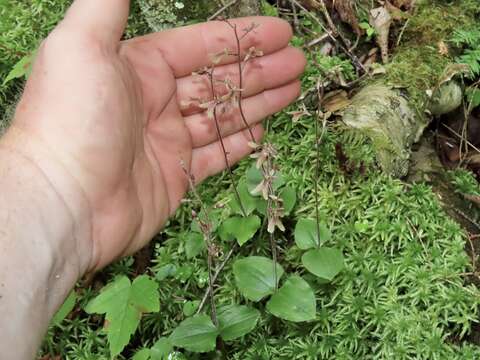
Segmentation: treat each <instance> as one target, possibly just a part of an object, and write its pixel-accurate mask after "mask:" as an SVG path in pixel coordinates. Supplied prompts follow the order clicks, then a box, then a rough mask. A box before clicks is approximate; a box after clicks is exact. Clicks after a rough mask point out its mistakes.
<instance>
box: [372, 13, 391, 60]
mask: <svg viewBox="0 0 480 360" xmlns="http://www.w3.org/2000/svg"><path fill="white" fill-rule="evenodd" d="M370 25H371V26H372V27H373V28H374V29H375V32H376V34H377V35H376V37H377V43H378V46H379V47H380V51H381V54H382V61H383V63H384V64H386V63H388V36H389V34H390V26H391V25H392V17H391V16H390V13H389V12H388V10H387V9H386V8H385V7H378V8H375V9H372V10H370Z"/></svg>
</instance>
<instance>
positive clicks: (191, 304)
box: [183, 300, 200, 317]
mask: <svg viewBox="0 0 480 360" xmlns="http://www.w3.org/2000/svg"><path fill="white" fill-rule="evenodd" d="M199 305H200V301H199V300H193V301H187V302H186V303H185V304H183V314H184V315H185V316H187V317H189V316H192V315H193V314H195V311H197V309H198V306H199Z"/></svg>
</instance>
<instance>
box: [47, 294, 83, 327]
mask: <svg viewBox="0 0 480 360" xmlns="http://www.w3.org/2000/svg"><path fill="white" fill-rule="evenodd" d="M76 301H77V294H76V293H75V290H72V292H71V293H70V295H68V297H67V299H66V300H65V302H64V303H63V305H62V306H61V307H60V309H59V310H58V311H57V313H56V314H55V316H54V317H53V319H52V325H60V323H61V322H62V321H63V319H65V318H66V317H67V315H68V314H70V312H71V311H72V310H73V308H74V307H75V303H76Z"/></svg>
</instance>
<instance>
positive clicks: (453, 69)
mask: <svg viewBox="0 0 480 360" xmlns="http://www.w3.org/2000/svg"><path fill="white" fill-rule="evenodd" d="M469 72H470V67H469V66H468V65H466V64H451V65H448V66H447V67H446V68H445V70H444V71H443V74H442V77H441V78H440V80H439V81H438V84H437V86H436V87H435V89H436V88H439V87H440V86H442V85H443V84H445V83H447V82H449V81H450V80H452V78H453V77H454V76H455V75H459V74H468V73H469Z"/></svg>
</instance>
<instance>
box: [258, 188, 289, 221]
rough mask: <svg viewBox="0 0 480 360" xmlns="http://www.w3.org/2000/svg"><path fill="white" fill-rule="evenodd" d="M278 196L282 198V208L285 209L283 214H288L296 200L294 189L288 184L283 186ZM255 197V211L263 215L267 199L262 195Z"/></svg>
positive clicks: (265, 210) (265, 211)
mask: <svg viewBox="0 0 480 360" xmlns="http://www.w3.org/2000/svg"><path fill="white" fill-rule="evenodd" d="M279 195H280V198H281V199H282V200H283V208H284V211H285V215H288V214H290V212H291V211H292V210H293V208H294V207H295V203H296V202H297V194H296V192H295V189H293V188H292V187H290V186H286V187H284V188H283V189H282V190H281V191H280V194H279ZM255 199H256V207H257V211H258V212H259V213H260V214H263V215H265V214H266V213H267V201H266V200H265V199H264V198H263V197H257V198H255Z"/></svg>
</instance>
